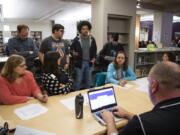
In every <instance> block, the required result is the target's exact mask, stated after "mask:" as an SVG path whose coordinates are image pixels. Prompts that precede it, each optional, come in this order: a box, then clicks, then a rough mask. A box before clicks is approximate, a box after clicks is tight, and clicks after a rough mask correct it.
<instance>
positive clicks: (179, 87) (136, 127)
mask: <svg viewBox="0 0 180 135" xmlns="http://www.w3.org/2000/svg"><path fill="white" fill-rule="evenodd" d="M148 82H149V97H150V99H151V101H152V103H153V104H154V105H155V107H154V108H153V109H152V110H151V111H149V112H146V113H143V114H140V115H135V114H132V113H130V112H128V111H126V110H125V109H123V108H120V107H117V108H115V109H114V111H113V113H114V114H115V115H118V116H120V117H122V118H125V119H128V120H129V123H128V124H127V125H126V126H125V127H124V128H123V129H122V130H121V131H120V132H119V133H118V132H117V130H116V128H115V122H114V119H113V114H112V113H111V112H108V111H106V110H105V111H104V112H103V113H102V117H103V119H104V121H105V122H106V123H107V131H108V135H117V134H118V135H179V134H180V66H179V65H177V64H175V63H172V62H164V63H159V64H156V65H155V66H153V68H152V69H151V71H150V73H149V76H148Z"/></svg>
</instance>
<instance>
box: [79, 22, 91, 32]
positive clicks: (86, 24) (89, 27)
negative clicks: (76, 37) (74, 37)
mask: <svg viewBox="0 0 180 135" xmlns="http://www.w3.org/2000/svg"><path fill="white" fill-rule="evenodd" d="M83 26H88V29H89V30H91V28H92V25H91V23H90V22H88V21H80V22H79V24H78V26H77V29H78V31H79V33H81V29H82V27H83Z"/></svg>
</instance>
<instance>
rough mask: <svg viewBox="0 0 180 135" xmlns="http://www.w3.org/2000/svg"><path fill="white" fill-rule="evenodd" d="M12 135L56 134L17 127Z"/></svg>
mask: <svg viewBox="0 0 180 135" xmlns="http://www.w3.org/2000/svg"><path fill="white" fill-rule="evenodd" d="M14 135H56V134H55V133H49V132H45V131H40V130H36V129H32V128H27V127H24V126H17V127H16V131H15V134H14Z"/></svg>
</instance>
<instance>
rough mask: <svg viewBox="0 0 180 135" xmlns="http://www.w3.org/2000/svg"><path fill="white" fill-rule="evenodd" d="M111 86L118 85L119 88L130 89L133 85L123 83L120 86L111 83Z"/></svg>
mask: <svg viewBox="0 0 180 135" xmlns="http://www.w3.org/2000/svg"><path fill="white" fill-rule="evenodd" d="M113 86H114V87H118V88H120V89H126V90H127V89H130V88H132V87H133V85H131V84H128V83H127V84H125V86H124V87H122V86H120V85H116V84H113Z"/></svg>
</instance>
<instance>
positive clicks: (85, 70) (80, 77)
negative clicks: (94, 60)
mask: <svg viewBox="0 0 180 135" xmlns="http://www.w3.org/2000/svg"><path fill="white" fill-rule="evenodd" d="M91 72H92V69H91V67H90V66H89V62H88V61H83V62H82V68H81V69H80V68H75V74H76V76H75V82H74V88H75V90H80V89H81V84H82V83H83V86H82V87H83V88H85V89H87V88H90V86H91Z"/></svg>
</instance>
